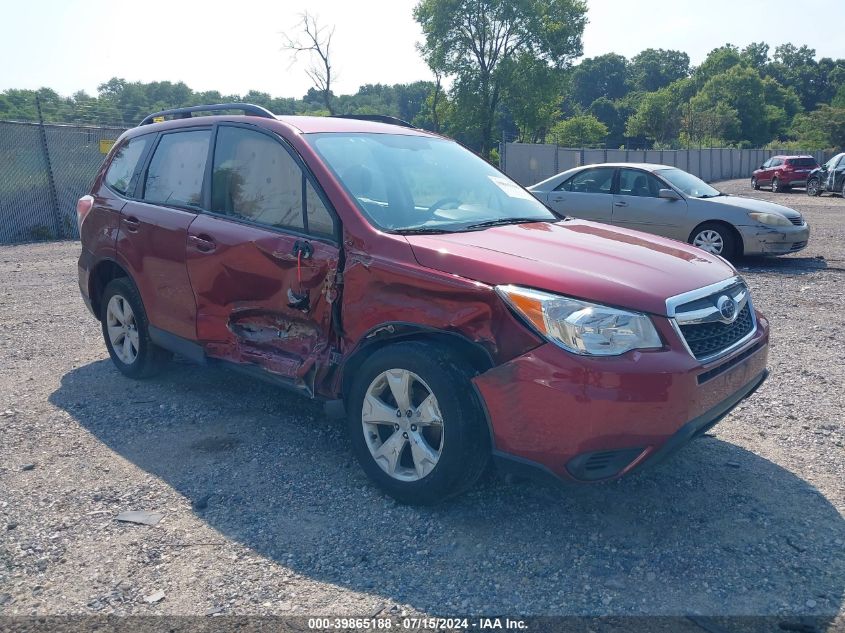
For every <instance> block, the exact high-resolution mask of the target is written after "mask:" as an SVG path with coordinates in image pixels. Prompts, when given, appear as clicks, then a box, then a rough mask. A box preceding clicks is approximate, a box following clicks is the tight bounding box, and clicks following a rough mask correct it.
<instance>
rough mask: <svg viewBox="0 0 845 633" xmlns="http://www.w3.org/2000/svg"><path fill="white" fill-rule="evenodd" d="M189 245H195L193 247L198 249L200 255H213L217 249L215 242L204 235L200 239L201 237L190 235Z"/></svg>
mask: <svg viewBox="0 0 845 633" xmlns="http://www.w3.org/2000/svg"><path fill="white" fill-rule="evenodd" d="M188 243H189V244H191V245H193V247H194V248H195V249H197V250H198V251H199V252H200V253H211V252H213V251H214V250H215V249H216V248H217V245H216V244H215V243H214V240H212V239H211V238H210V237H209V236H207V235H204V236H202V237H200V236H199V235H189V236H188Z"/></svg>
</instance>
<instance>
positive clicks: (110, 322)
mask: <svg viewBox="0 0 845 633" xmlns="http://www.w3.org/2000/svg"><path fill="white" fill-rule="evenodd" d="M100 305H102V315H101V317H100V321H101V322H102V326H103V338H104V339H105V341H106V347H107V348H108V350H109V356H111V359H112V362H114V364H115V366H116V367H117V368H118V369H119V370H120V371H121V373H123V374H125V375H126V376H129V377H130V378H147V377H149V376H152V375H154V374H156V373H158V372H159V371H160V370H161V367H162V365H163V364H164V363H165V362H166V361H167V359H168V358H169V356H170V355H169V354H168V352H166V351H165V350H163V349H161V348H160V347H158V346H156V345H155V344H154V343H153V342H152V341H151V340H150V334H149V329H148V322H147V315H146V312H144V304H143V303H142V302H141V296H140V294H139V293H138V289H137V288H136V287H135V284H133V283H132V281H130V280H129V279H128V278H126V277H119V278H117V279H113V280H112V281H110V282H109V283H108V285H106V287H105V289H104V290H103V297H102V301H101V302H100Z"/></svg>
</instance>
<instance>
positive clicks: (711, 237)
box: [692, 229, 725, 255]
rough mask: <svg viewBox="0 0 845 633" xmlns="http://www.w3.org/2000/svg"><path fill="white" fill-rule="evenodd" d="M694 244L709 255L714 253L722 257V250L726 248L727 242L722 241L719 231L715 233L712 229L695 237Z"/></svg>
mask: <svg viewBox="0 0 845 633" xmlns="http://www.w3.org/2000/svg"><path fill="white" fill-rule="evenodd" d="M692 243H693V245H694V246H697V247H698V248H700V249H702V250H705V251H707V252H708V253H714V254H715V255H721V254H722V249H724V248H725V242H724V240H723V239H722V236H721V235H719V232H718V231H713V230H711V229H707V230H706V231H701V232H700V233H699V234H698V235H696V236H695V239H694V240H693V241H692Z"/></svg>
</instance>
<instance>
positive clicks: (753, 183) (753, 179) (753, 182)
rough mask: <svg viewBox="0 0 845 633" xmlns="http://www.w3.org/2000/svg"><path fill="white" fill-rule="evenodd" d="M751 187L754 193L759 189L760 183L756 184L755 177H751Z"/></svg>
mask: <svg viewBox="0 0 845 633" xmlns="http://www.w3.org/2000/svg"><path fill="white" fill-rule="evenodd" d="M751 187H752V189H754V190H755V191H758V190H759V189H760V183H759V182H757V177H756V176H751Z"/></svg>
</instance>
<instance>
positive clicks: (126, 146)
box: [106, 135, 150, 195]
mask: <svg viewBox="0 0 845 633" xmlns="http://www.w3.org/2000/svg"><path fill="white" fill-rule="evenodd" d="M149 142H150V136H149V135H146V136H138V137H136V138H133V139H130V140H129V142H128V143H123V144H122V145H121V146H120V147H119V148H117V151H116V152H115V153H114V156H113V157H112V161H111V165H109V168H108V171H106V185H108V186H109V188H111V189H114V190H115V191H116V192H118V193H121V194H123V195H126V193H127V192H128V191H129V189H130V187H132V186H133V185H134V182H133V177H134V176H135V171H136V170H137V169H138V162H139V160H140V158H141V156H142V155H143V154H144V150H146V149H147V145H149Z"/></svg>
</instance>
